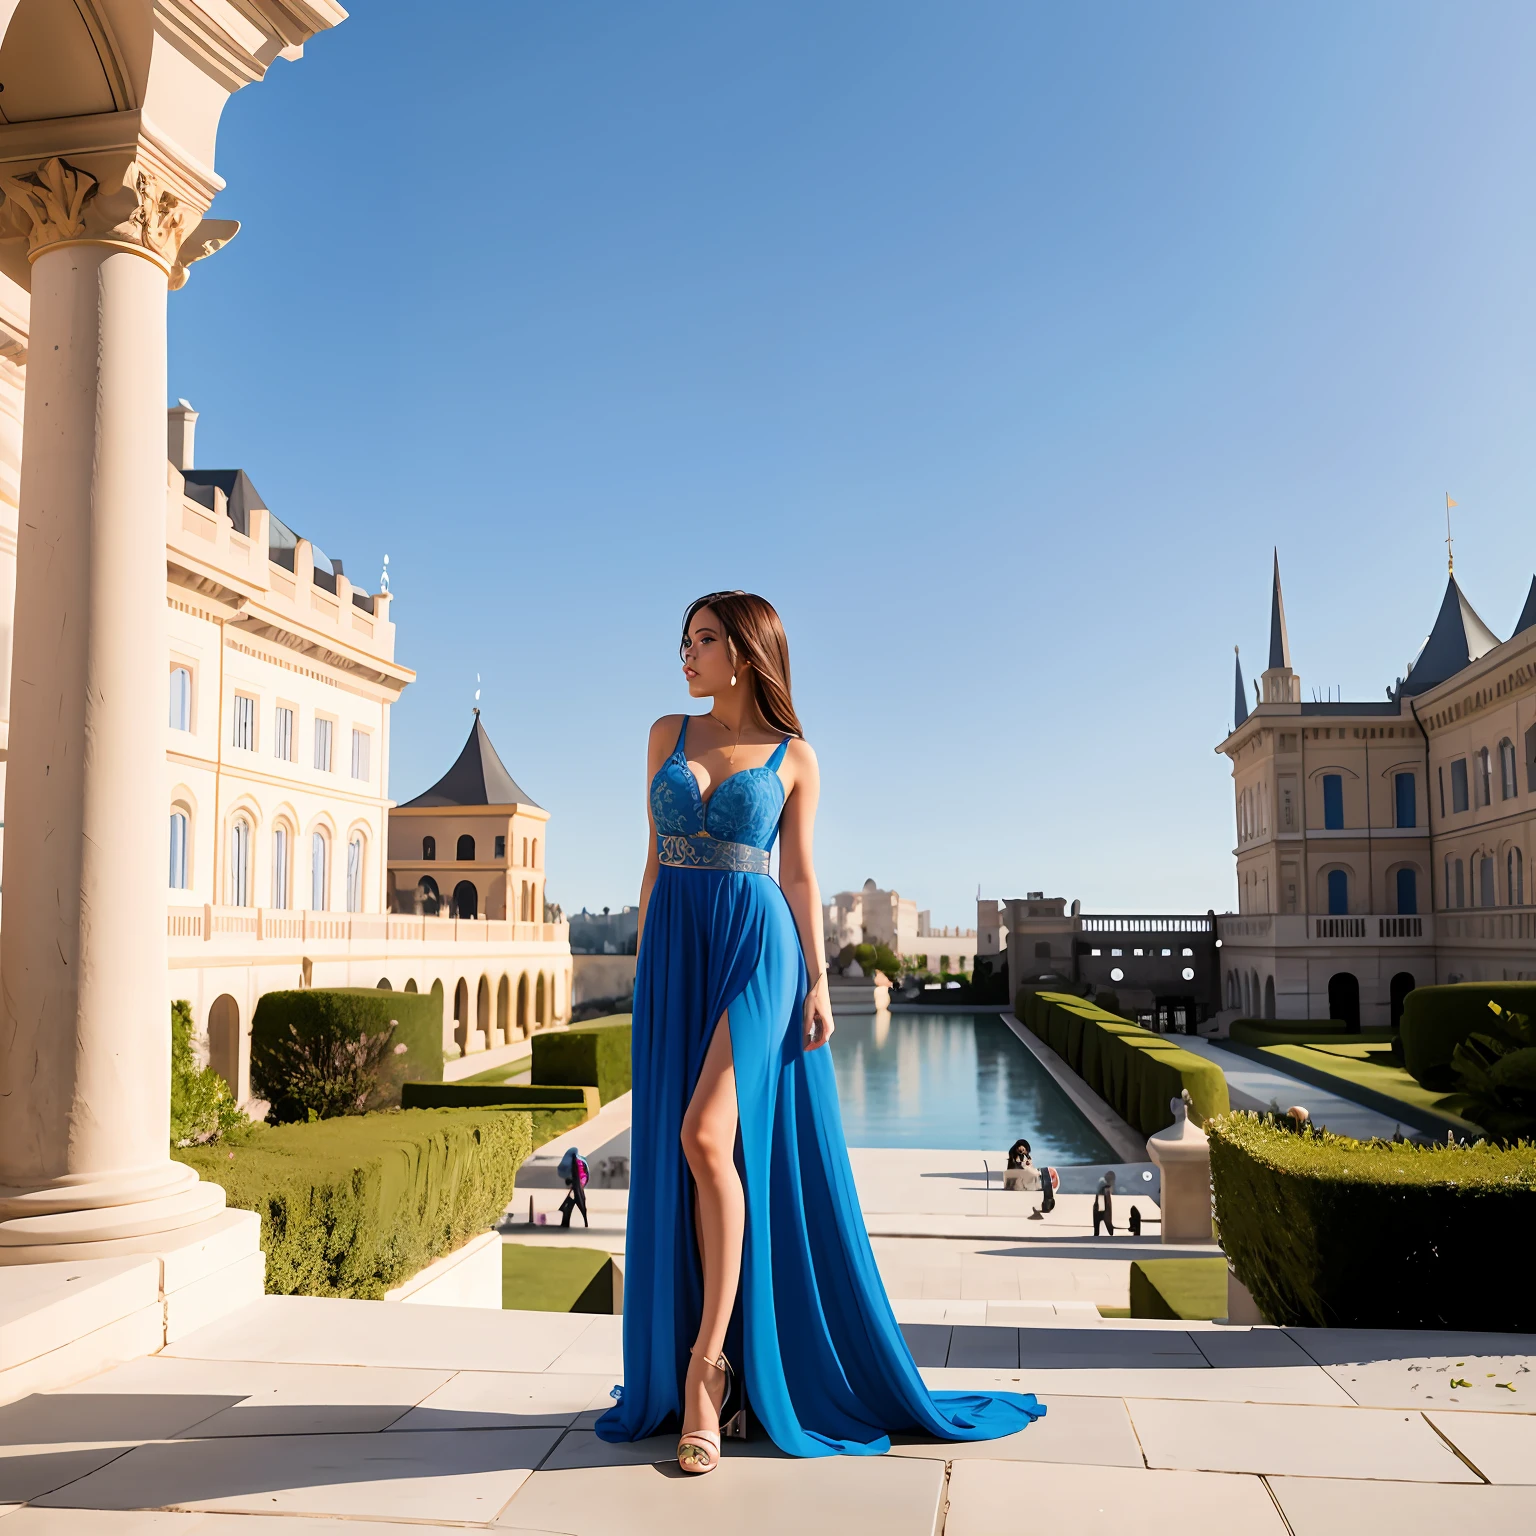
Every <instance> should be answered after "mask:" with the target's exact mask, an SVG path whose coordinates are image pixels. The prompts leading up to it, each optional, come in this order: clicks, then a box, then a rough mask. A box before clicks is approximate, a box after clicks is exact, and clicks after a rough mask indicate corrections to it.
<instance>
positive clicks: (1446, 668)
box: [1400, 576, 1499, 695]
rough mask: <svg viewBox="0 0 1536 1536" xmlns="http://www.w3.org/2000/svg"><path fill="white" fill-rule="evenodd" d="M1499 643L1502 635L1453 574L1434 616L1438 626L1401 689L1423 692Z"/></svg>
mask: <svg viewBox="0 0 1536 1536" xmlns="http://www.w3.org/2000/svg"><path fill="white" fill-rule="evenodd" d="M1498 644H1499V637H1498V636H1497V635H1496V634H1494V632H1493V631H1492V630H1491V629H1489V628H1488V626H1487V625H1486V624H1484V623H1483V621H1482V620H1481V619H1480V618H1479V617H1478V616H1477V610H1476V609H1475V608H1473V606H1472V604H1471V603H1469V602H1468V601H1467V598H1466V594H1465V593H1464V592H1463V591H1462V590H1461V588H1460V586H1459V585H1457V582H1456V578H1455V576H1451V577H1449V578H1448V579H1447V581H1446V584H1445V597H1444V598H1443V599H1442V600H1441V603H1440V612H1439V613H1438V614H1437V615H1436V616H1435V627H1434V628H1433V629H1432V630H1430V632H1429V639H1427V640H1426V641H1425V642H1424V648H1423V649H1422V650H1421V651H1420V652H1419V654H1418V655H1417V656H1416V657H1415V658H1414V661H1413V666H1412V667H1411V668H1410V669H1409V671H1408V676H1407V677H1406V678H1404V679H1403V685H1402V688H1401V690H1400V692H1401V693H1402V694H1404V695H1412V694H1416V693H1423V692H1425V691H1426V690H1427V689H1430V688H1433V687H1434V686H1435V685H1436V684H1437V683H1443V682H1444V681H1445V680H1446V678H1448V677H1455V675H1456V674H1457V673H1458V672H1460V671H1461V670H1462V668H1463V667H1468V666H1471V664H1472V663H1473V662H1474V661H1476V660H1477V658H1478V657H1479V656H1485V655H1487V653H1488V652H1489V651H1491V650H1492V649H1493V648H1494V646H1496V645H1498Z"/></svg>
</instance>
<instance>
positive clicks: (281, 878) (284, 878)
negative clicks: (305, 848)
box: [272, 822, 290, 910]
mask: <svg viewBox="0 0 1536 1536" xmlns="http://www.w3.org/2000/svg"><path fill="white" fill-rule="evenodd" d="M288 859H289V854H288V828H287V827H285V826H284V825H283V824H282V823H281V822H279V823H278V824H277V825H276V826H275V827H274V828H273V829H272V905H273V906H274V907H277V908H278V909H279V910H286V909H287V907H288V906H289V905H290V900H289V894H288Z"/></svg>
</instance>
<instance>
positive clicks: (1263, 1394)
mask: <svg viewBox="0 0 1536 1536" xmlns="http://www.w3.org/2000/svg"><path fill="white" fill-rule="evenodd" d="M922 1377H923V1380H924V1381H926V1382H927V1383H928V1385H929V1386H930V1387H932V1388H934V1389H936V1390H944V1391H951V1390H957V1391H988V1390H991V1389H994V1388H995V1389H1000V1390H1002V1391H1006V1392H1033V1393H1034V1394H1035V1395H1036V1396H1037V1397H1038V1398H1039V1399H1040V1401H1041V1402H1043V1403H1052V1402H1055V1400H1056V1395H1057V1394H1058V1393H1065V1394H1066V1395H1068V1396H1072V1397H1117V1398H1118V1397H1147V1398H1165V1397H1166V1398H1175V1399H1180V1400H1185V1401H1193V1402H1210V1403H1302V1404H1307V1403H1315V1404H1320V1405H1322V1406H1325V1407H1339V1408H1348V1407H1352V1406H1353V1405H1354V1404H1353V1399H1352V1398H1351V1397H1350V1396H1349V1394H1348V1393H1347V1392H1346V1391H1344V1389H1343V1388H1342V1387H1341V1386H1339V1384H1338V1383H1337V1382H1336V1381H1334V1380H1333V1378H1332V1377H1331V1376H1329V1375H1328V1373H1327V1372H1326V1371H1324V1370H1322V1369H1321V1368H1320V1367H1318V1366H1315V1365H1314V1366H1276V1367H1273V1368H1271V1369H1268V1370H1265V1369H1251V1370H1245V1369H1242V1368H1240V1367H1234V1368H1230V1369H1224V1370H1212V1369H1209V1368H1205V1369H1191V1368H1190V1367H1189V1366H1187V1365H1180V1366H1151V1367H1145V1368H1142V1369H1134V1368H1133V1369H1123V1368H1119V1367H1115V1368H1111V1369H1107V1370H1106V1369H1098V1368H1092V1367H1088V1368H1065V1369H1050V1370H1042V1369H1040V1368H1038V1367H1035V1366H1031V1367H1030V1368H1029V1369H1028V1370H1019V1371H1011V1372H1009V1371H978V1370H958V1371H956V1370H946V1369H942V1368H940V1369H933V1368H928V1369H924V1370H923V1372H922Z"/></svg>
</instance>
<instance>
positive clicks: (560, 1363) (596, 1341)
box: [481, 1312, 624, 1387]
mask: <svg viewBox="0 0 1536 1536" xmlns="http://www.w3.org/2000/svg"><path fill="white" fill-rule="evenodd" d="M506 1315H507V1314H506V1313H503V1314H502V1316H506ZM521 1315H522V1316H523V1317H528V1316H530V1315H532V1316H536V1317H548V1316H550V1314H549V1313H547V1312H538V1313H534V1314H529V1313H526V1312H525V1313H522V1314H521ZM568 1315H570V1316H576V1315H577V1314H575V1313H571V1314H568ZM586 1321H587V1325H588V1326H587V1327H585V1328H583V1329H582V1331H581V1332H580V1333H579V1334H578V1335H577V1336H576V1338H575V1339H573V1340H572V1341H571V1343H570V1344H569V1345H568V1346H567V1347H566V1348H564V1349H563V1350H561V1351H560V1353H559V1354H558V1355H556V1356H555V1358H554V1360H553V1361H552V1362H551V1363H550V1365H548V1366H547V1367H545V1369H547V1370H552V1371H563V1372H566V1373H568V1374H581V1373H590V1374H596V1375H605V1374H606V1375H607V1376H608V1378H609V1382H608V1385H609V1386H610V1387H611V1386H613V1385H614V1384H615V1383H617V1382H618V1381H619V1380H621V1379H622V1377H623V1375H624V1319H623V1318H622V1317H612V1316H592V1315H588V1316H587V1319H586ZM481 1363H482V1364H483V1365H489V1364H491V1363H492V1361H491V1360H490V1359H486V1360H483V1361H482V1362H481Z"/></svg>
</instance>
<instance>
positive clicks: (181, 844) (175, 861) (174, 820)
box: [171, 811, 187, 891]
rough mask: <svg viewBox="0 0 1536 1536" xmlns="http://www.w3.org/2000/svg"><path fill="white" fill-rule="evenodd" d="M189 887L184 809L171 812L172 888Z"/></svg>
mask: <svg viewBox="0 0 1536 1536" xmlns="http://www.w3.org/2000/svg"><path fill="white" fill-rule="evenodd" d="M186 888H187V817H186V813H185V812H184V811H172V812H171V889H172V890H173V891H184V890H186Z"/></svg>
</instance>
